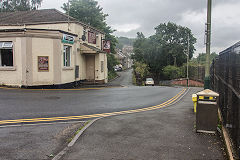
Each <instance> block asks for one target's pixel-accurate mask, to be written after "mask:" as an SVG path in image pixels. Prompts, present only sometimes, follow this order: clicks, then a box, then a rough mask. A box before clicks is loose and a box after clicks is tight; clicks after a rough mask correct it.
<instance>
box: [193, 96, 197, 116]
mask: <svg viewBox="0 0 240 160" xmlns="http://www.w3.org/2000/svg"><path fill="white" fill-rule="evenodd" d="M192 101H193V110H194V113H196V112H197V95H196V94H193V95H192Z"/></svg>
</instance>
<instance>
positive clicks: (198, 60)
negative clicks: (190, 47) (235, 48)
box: [193, 52, 218, 65]
mask: <svg viewBox="0 0 240 160" xmlns="http://www.w3.org/2000/svg"><path fill="white" fill-rule="evenodd" d="M217 56H218V55H217V54H216V53H215V52H213V53H211V54H210V62H212V61H213V59H215V58H216V57H217ZM193 62H194V63H197V64H201V65H205V64H206V53H200V54H199V55H198V57H197V58H194V59H193Z"/></svg>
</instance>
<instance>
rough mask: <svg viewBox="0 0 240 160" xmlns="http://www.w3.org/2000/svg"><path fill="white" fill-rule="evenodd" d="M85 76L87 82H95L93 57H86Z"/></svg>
mask: <svg viewBox="0 0 240 160" xmlns="http://www.w3.org/2000/svg"><path fill="white" fill-rule="evenodd" d="M86 70H87V71H86V72H87V73H86V75H87V80H89V81H94V80H95V56H94V55H87V56H86Z"/></svg>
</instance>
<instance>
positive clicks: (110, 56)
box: [107, 54, 119, 71]
mask: <svg viewBox="0 0 240 160" xmlns="http://www.w3.org/2000/svg"><path fill="white" fill-rule="evenodd" d="M107 59H108V61H107V66H108V71H114V68H113V67H114V66H116V65H117V64H119V62H118V60H117V59H116V58H115V57H114V55H113V54H107Z"/></svg>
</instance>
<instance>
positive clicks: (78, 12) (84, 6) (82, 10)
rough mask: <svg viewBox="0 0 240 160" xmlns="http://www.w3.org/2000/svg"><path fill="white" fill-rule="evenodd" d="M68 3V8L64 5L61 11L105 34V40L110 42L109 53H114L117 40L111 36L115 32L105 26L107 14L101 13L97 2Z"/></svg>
mask: <svg viewBox="0 0 240 160" xmlns="http://www.w3.org/2000/svg"><path fill="white" fill-rule="evenodd" d="M69 3H70V4H69V5H70V6H69V7H68V3H64V4H63V7H62V9H63V10H64V11H65V12H66V13H68V12H69V15H70V16H72V17H74V18H76V19H78V20H79V21H81V22H84V23H86V24H89V25H91V26H93V27H95V28H97V29H99V30H101V31H103V32H105V39H106V40H110V41H111V53H115V47H116V44H117V39H116V38H115V36H113V35H111V34H112V33H113V32H114V31H115V30H113V29H112V28H111V27H110V26H108V25H107V23H106V17H107V16H108V14H104V13H103V11H102V10H103V8H101V7H100V6H99V5H98V2H97V1H95V0H70V2H69ZM69 8H70V10H69Z"/></svg>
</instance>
